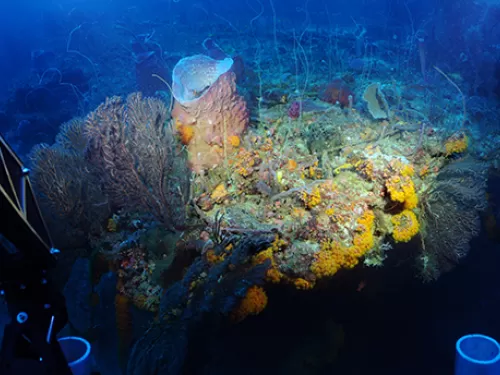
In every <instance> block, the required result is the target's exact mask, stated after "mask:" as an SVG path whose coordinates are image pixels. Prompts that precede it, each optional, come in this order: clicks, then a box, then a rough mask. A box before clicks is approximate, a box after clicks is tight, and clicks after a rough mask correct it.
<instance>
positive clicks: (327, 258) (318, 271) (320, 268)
mask: <svg viewBox="0 0 500 375" xmlns="http://www.w3.org/2000/svg"><path fill="white" fill-rule="evenodd" d="M310 269H311V272H312V273H314V274H315V275H316V277H318V278H322V277H328V276H333V275H335V274H336V273H337V271H338V270H339V269H340V262H339V256H338V254H335V253H334V252H333V251H320V252H319V253H317V254H316V260H315V261H314V263H313V264H312V265H311V267H310Z"/></svg>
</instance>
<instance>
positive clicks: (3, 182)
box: [0, 135, 72, 375]
mask: <svg viewBox="0 0 500 375" xmlns="http://www.w3.org/2000/svg"><path fill="white" fill-rule="evenodd" d="M28 174H29V170H28V169H27V168H25V167H24V166H23V164H22V162H21V160H20V159H19V158H18V157H17V155H16V154H15V153H14V151H13V150H12V149H11V148H10V147H9V145H8V144H7V143H6V141H5V140H4V138H3V137H2V136H1V135H0V296H3V298H4V299H5V301H6V302H7V307H8V310H9V315H10V317H11V321H10V323H9V324H8V325H7V326H6V327H5V331H4V338H3V345H2V348H1V351H0V374H2V375H18V374H37V375H38V374H40V375H55V374H57V375H71V373H72V372H71V370H70V369H69V367H68V364H67V361H66V358H65V357H64V354H63V352H62V350H61V347H60V345H59V342H58V341H57V337H56V335H57V333H58V332H59V331H60V330H61V329H62V328H63V327H64V326H65V325H66V323H67V321H68V317H67V311H66V303H65V300H64V297H63V295H62V293H61V292H60V291H58V290H57V288H55V287H54V285H53V284H52V283H51V281H50V280H49V275H48V270H49V269H50V268H52V267H54V265H55V263H56V258H55V255H56V254H57V253H58V250H56V249H54V247H53V246H52V240H51V238H50V235H49V232H48V230H47V227H46V226H45V222H44V221H43V218H42V215H41V213H40V209H39V207H38V204H37V202H36V199H35V195H34V193H33V190H32V186H31V183H30V180H29V177H28ZM0 303H1V301H0Z"/></svg>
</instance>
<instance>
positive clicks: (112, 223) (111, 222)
mask: <svg viewBox="0 0 500 375" xmlns="http://www.w3.org/2000/svg"><path fill="white" fill-rule="evenodd" d="M106 228H107V230H108V232H111V233H114V232H116V231H117V229H118V223H117V222H116V220H115V219H114V217H111V218H109V219H108V225H107V227H106Z"/></svg>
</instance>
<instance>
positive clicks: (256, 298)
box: [231, 285, 267, 322]
mask: <svg viewBox="0 0 500 375" xmlns="http://www.w3.org/2000/svg"><path fill="white" fill-rule="evenodd" d="M266 306H267V294H266V292H265V290H264V289H263V288H262V287H260V286H256V285H254V286H252V287H250V288H249V289H248V291H247V293H246V295H245V297H243V299H242V300H241V301H240V303H239V305H238V306H237V307H236V308H235V309H234V310H233V312H232V314H231V315H232V318H233V320H234V321H236V322H241V321H242V320H243V319H245V318H246V317H247V316H249V315H258V314H260V313H261V312H262V311H263V310H264V309H265V308H266Z"/></svg>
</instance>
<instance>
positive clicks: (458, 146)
mask: <svg viewBox="0 0 500 375" xmlns="http://www.w3.org/2000/svg"><path fill="white" fill-rule="evenodd" d="M468 146H469V138H468V137H467V136H466V135H465V134H459V135H456V136H452V137H450V138H449V139H447V140H446V142H445V144H444V147H445V149H446V156H449V155H451V154H457V153H461V152H464V151H466V150H467V147H468Z"/></svg>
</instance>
